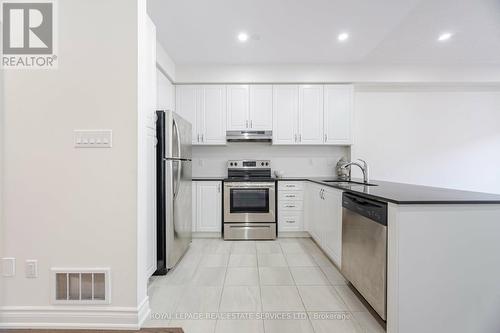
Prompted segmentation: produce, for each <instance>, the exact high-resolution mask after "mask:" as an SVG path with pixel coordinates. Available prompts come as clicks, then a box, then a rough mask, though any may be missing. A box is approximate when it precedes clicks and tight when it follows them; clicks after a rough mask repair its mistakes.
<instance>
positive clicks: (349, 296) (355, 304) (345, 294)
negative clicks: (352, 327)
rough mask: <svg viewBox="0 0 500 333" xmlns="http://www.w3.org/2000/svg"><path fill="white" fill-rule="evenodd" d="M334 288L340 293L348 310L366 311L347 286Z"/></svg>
mask: <svg viewBox="0 0 500 333" xmlns="http://www.w3.org/2000/svg"><path fill="white" fill-rule="evenodd" d="M335 290H336V291H337V293H338V294H339V295H340V298H342V300H343V301H344V303H345V304H346V305H347V307H348V308H349V310H350V311H357V312H366V311H368V309H367V308H366V307H365V305H364V304H363V302H362V301H361V300H360V299H359V298H358V296H357V295H356V294H355V293H354V292H353V291H352V290H351V288H349V286H347V285H345V286H335Z"/></svg>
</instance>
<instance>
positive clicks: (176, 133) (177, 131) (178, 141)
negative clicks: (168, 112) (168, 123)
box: [172, 119, 181, 158]
mask: <svg viewBox="0 0 500 333" xmlns="http://www.w3.org/2000/svg"><path fill="white" fill-rule="evenodd" d="M172 122H173V123H174V130H175V135H176V136H177V156H175V157H177V158H180V157H181V134H180V132H179V127H178V126H177V122H176V121H175V119H172Z"/></svg>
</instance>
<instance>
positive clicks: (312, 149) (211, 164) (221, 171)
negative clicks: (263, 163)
mask: <svg viewBox="0 0 500 333" xmlns="http://www.w3.org/2000/svg"><path fill="white" fill-rule="evenodd" d="M348 153H349V152H348V149H347V148H346V147H341V146H271V145H269V144H262V143H230V144H228V145H227V146H193V177H203V176H205V177H208V176H216V177H218V176H224V177H225V176H227V161H228V160H242V159H263V160H266V159H269V160H271V162H272V169H273V171H274V170H281V171H283V172H284V173H285V176H288V177H304V176H308V177H331V176H333V175H334V168H335V165H336V164H337V161H338V160H339V159H340V158H341V157H342V156H345V157H346V158H349V157H348Z"/></svg>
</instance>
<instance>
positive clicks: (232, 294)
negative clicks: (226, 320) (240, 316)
mask: <svg viewBox="0 0 500 333" xmlns="http://www.w3.org/2000/svg"><path fill="white" fill-rule="evenodd" d="M261 310H262V306H261V300H260V290H259V287H250V286H237V287H232V286H225V287H224V290H223V291H222V299H221V303H220V308H219V312H245V311H247V312H257V311H261Z"/></svg>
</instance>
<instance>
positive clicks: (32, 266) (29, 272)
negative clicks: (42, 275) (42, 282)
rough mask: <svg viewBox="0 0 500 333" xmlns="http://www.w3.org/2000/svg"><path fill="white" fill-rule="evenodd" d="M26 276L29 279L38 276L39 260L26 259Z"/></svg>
mask: <svg viewBox="0 0 500 333" xmlns="http://www.w3.org/2000/svg"><path fill="white" fill-rule="evenodd" d="M26 277H27V278H29V279H33V278H37V277H38V261H37V260H26Z"/></svg>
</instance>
